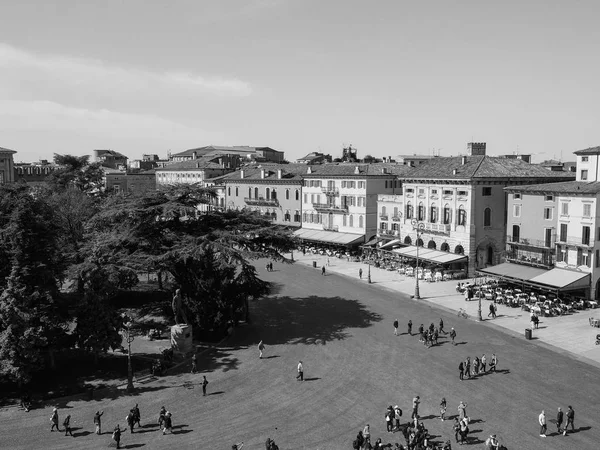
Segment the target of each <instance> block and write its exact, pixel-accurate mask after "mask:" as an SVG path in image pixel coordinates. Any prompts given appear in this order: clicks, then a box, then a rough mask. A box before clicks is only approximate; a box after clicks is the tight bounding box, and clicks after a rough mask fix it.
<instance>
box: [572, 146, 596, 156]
mask: <svg viewBox="0 0 600 450" xmlns="http://www.w3.org/2000/svg"><path fill="white" fill-rule="evenodd" d="M573 153H575V154H576V155H600V147H590V148H584V149H583V150H577V151H576V152H573Z"/></svg>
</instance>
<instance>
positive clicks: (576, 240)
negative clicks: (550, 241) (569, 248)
mask: <svg viewBox="0 0 600 450" xmlns="http://www.w3.org/2000/svg"><path fill="white" fill-rule="evenodd" d="M556 244H559V245H560V244H562V245H573V246H575V247H586V248H587V247H593V246H594V244H595V243H594V239H592V237H591V236H589V239H588V240H587V241H584V240H583V236H562V237H561V236H560V235H559V234H557V235H556Z"/></svg>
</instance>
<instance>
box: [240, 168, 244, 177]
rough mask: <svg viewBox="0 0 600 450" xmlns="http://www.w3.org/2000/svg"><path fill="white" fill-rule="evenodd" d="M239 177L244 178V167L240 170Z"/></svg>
mask: <svg viewBox="0 0 600 450" xmlns="http://www.w3.org/2000/svg"><path fill="white" fill-rule="evenodd" d="M240 178H244V169H242V170H240Z"/></svg>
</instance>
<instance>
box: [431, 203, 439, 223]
mask: <svg viewBox="0 0 600 450" xmlns="http://www.w3.org/2000/svg"><path fill="white" fill-rule="evenodd" d="M429 221H430V222H431V223H436V222H437V221H438V209H437V206H432V207H431V211H430V212H429Z"/></svg>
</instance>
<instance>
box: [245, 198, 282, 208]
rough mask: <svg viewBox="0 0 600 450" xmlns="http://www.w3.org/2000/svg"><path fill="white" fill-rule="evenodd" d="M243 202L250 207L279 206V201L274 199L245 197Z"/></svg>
mask: <svg viewBox="0 0 600 450" xmlns="http://www.w3.org/2000/svg"><path fill="white" fill-rule="evenodd" d="M244 202H246V205H251V206H279V200H277V199H276V198H264V197H258V198H256V197H245V198H244Z"/></svg>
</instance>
